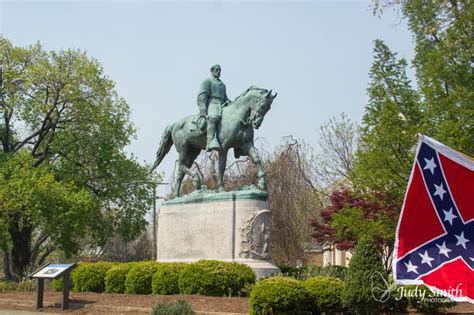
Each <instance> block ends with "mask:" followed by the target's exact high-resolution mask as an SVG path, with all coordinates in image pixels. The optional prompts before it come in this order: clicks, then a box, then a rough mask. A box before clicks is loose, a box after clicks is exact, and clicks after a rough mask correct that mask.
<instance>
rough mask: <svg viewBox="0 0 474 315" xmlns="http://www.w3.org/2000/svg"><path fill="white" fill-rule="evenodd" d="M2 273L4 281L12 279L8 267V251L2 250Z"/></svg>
mask: <svg viewBox="0 0 474 315" xmlns="http://www.w3.org/2000/svg"><path fill="white" fill-rule="evenodd" d="M3 274H4V276H5V280H6V281H13V275H12V271H11V269H10V252H9V251H7V250H5V251H3Z"/></svg>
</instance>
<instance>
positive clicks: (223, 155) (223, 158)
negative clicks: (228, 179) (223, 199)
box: [218, 150, 227, 192]
mask: <svg viewBox="0 0 474 315" xmlns="http://www.w3.org/2000/svg"><path fill="white" fill-rule="evenodd" d="M226 164H227V151H222V150H221V151H219V177H218V190H219V192H222V191H225V184H224V172H225V166H226Z"/></svg>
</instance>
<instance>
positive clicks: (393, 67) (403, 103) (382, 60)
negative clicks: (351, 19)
mask: <svg viewBox="0 0 474 315" xmlns="http://www.w3.org/2000/svg"><path fill="white" fill-rule="evenodd" d="M406 67H407V63H406V61H405V60H404V59H399V60H398V59H397V58H396V54H395V53H393V52H391V51H390V49H389V48H388V47H387V46H386V45H385V44H384V43H383V42H382V41H381V40H376V41H375V47H374V62H373V65H372V68H371V70H370V78H371V82H370V85H369V88H368V94H369V103H368V104H367V106H366V107H365V114H364V117H363V121H362V130H361V138H360V145H359V150H358V152H357V160H356V163H355V164H356V165H355V167H354V173H353V181H354V182H355V183H356V187H358V188H359V189H361V190H362V191H364V190H369V191H377V192H383V193H384V194H387V195H389V196H392V197H393V198H394V199H396V200H398V202H399V203H400V205H401V201H402V200H403V195H404V191H405V188H406V183H407V181H408V176H409V174H410V168H411V165H412V163H413V154H414V149H415V144H416V141H417V137H416V135H417V133H418V132H420V131H421V130H420V122H421V111H420V105H419V96H418V94H417V93H416V92H415V91H414V90H413V89H412V88H411V86H410V81H409V79H408V78H407V75H406Z"/></svg>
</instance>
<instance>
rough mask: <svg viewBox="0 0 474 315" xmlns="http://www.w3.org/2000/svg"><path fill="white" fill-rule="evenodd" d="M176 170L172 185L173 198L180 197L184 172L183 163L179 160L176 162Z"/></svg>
mask: <svg viewBox="0 0 474 315" xmlns="http://www.w3.org/2000/svg"><path fill="white" fill-rule="evenodd" d="M178 163H179V165H178V170H177V172H176V183H175V185H174V196H175V197H179V196H180V195H181V183H182V182H183V178H184V175H185V172H184V170H183V168H182V165H183V162H182V160H181V159H179V160H178Z"/></svg>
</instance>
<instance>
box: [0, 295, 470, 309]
mask: <svg viewBox="0 0 474 315" xmlns="http://www.w3.org/2000/svg"><path fill="white" fill-rule="evenodd" d="M180 299H181V300H186V301H188V302H189V303H191V305H192V306H193V309H194V310H195V311H196V312H197V313H198V314H199V313H200V312H204V313H210V314H211V313H212V312H216V313H219V312H223V313H241V314H242V313H248V312H249V307H248V299H247V298H238V297H232V298H227V297H211V296H200V295H136V294H108V293H107V294H106V293H90V292H71V293H70V302H69V303H70V309H69V310H66V311H62V310H61V292H52V291H45V292H44V306H45V307H44V308H43V309H42V311H43V312H45V313H60V312H64V313H71V314H101V315H104V314H117V315H120V314H138V315H140V314H150V312H151V307H152V305H153V304H155V303H158V302H170V301H176V300H180ZM35 303H36V292H16V291H9V292H3V293H0V309H10V310H31V311H35V310H36V309H35ZM449 314H474V304H469V303H459V304H458V305H456V306H455V307H453V308H451V309H450V310H449Z"/></svg>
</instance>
